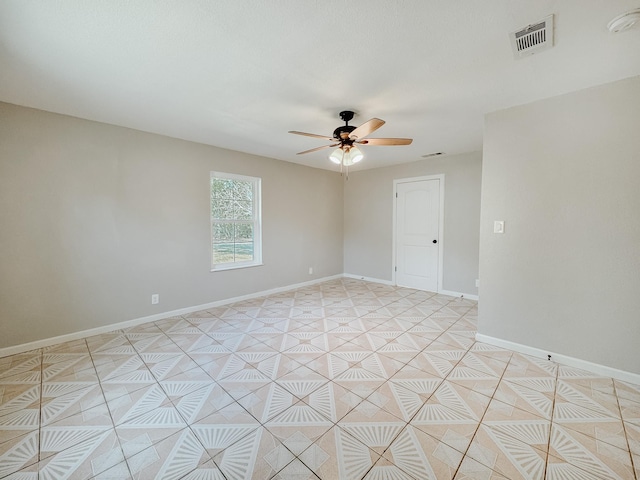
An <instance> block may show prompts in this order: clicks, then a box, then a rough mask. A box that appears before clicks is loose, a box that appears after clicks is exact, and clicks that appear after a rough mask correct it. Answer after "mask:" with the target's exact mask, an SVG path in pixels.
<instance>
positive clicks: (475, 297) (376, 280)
mask: <svg viewBox="0 0 640 480" xmlns="http://www.w3.org/2000/svg"><path fill="white" fill-rule="evenodd" d="M344 277H345V278H355V279H356V280H364V281H366V282H373V283H382V284H383V285H395V283H393V281H392V280H382V279H380V278H373V277H365V276H362V275H354V274H352V273H345V274H344ZM437 293H438V294H440V295H447V296H449V297H464V298H468V299H469V300H476V301H477V300H478V295H471V294H470V293H461V292H454V291H452V290H440V291H439V292H437Z"/></svg>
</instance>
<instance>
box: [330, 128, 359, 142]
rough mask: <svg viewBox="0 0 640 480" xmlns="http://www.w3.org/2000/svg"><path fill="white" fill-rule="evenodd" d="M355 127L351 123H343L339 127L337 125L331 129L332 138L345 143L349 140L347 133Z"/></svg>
mask: <svg viewBox="0 0 640 480" xmlns="http://www.w3.org/2000/svg"><path fill="white" fill-rule="evenodd" d="M355 129H356V127H354V126H353V125H343V126H341V127H338V128H336V129H335V130H334V131H333V138H335V139H336V140H340V141H341V142H345V143H346V142H348V141H349V134H350V133H351V132H353V131H354V130H355ZM352 143H353V142H352Z"/></svg>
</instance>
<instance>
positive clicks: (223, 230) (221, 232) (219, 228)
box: [213, 223, 234, 251]
mask: <svg viewBox="0 0 640 480" xmlns="http://www.w3.org/2000/svg"><path fill="white" fill-rule="evenodd" d="M233 240H234V238H233V224H232V223H215V224H214V225H213V243H215V244H220V243H233ZM231 250H232V251H233V248H232V249H231Z"/></svg>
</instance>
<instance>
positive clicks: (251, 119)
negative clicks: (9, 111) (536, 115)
mask: <svg viewBox="0 0 640 480" xmlns="http://www.w3.org/2000/svg"><path fill="white" fill-rule="evenodd" d="M638 7H640V0H606V1H605V0H556V1H552V0H535V1H534V0H483V1H478V0H457V1H445V0H217V1H215V0H200V1H195V0H182V1H180V0H174V1H169V0H135V1H131V0H54V1H47V0H2V1H1V2H0V101H5V102H9V103H14V104H18V105H25V106H29V107H35V108H39V109H43V110H48V111H52V112H58V113H63V114H68V115H73V116H77V117H81V118H87V119H91V120H97V121H101V122H106V123H111V124H115V125H121V126H125V127H130V128H135V129H139V130H144V131H148V132H154V133H159V134H163V135H169V136H172V137H177V138H182V139H186V140H192V141H196V142H202V143H206V144H210V145H216V146H219V147H224V148H229V149H233V150H239V151H243V152H248V153H252V154H257V155H263V156H267V157H273V158H278V159H281V160H286V161H291V162H297V163H302V164H305V165H310V166H314V167H319V168H328V169H335V168H336V167H335V165H333V164H331V163H330V162H329V161H328V159H327V155H328V153H329V152H330V150H328V149H327V150H323V151H320V152H316V153H312V154H308V155H302V156H296V155H295V153H296V152H298V151H301V150H307V149H310V148H314V147H317V146H320V145H323V141H322V140H319V139H314V138H309V137H300V136H295V135H290V134H288V133H287V131H288V130H300V131H305V132H312V133H317V134H322V135H331V133H332V132H333V130H334V129H335V128H336V127H337V126H339V125H342V122H341V120H340V119H339V117H338V112H340V111H341V110H345V109H351V110H355V111H356V114H357V115H356V118H355V119H354V120H353V121H352V122H351V123H352V124H353V125H360V124H361V123H363V122H364V121H366V120H368V119H369V118H371V117H379V118H382V119H384V120H385V121H386V122H387V123H386V125H384V126H383V127H382V128H381V129H380V130H378V131H377V132H375V133H374V134H372V135H371V137H411V138H413V139H414V142H413V144H412V145H410V146H402V147H371V146H370V147H364V148H363V151H364V153H365V160H364V161H363V162H361V163H360V164H359V166H360V168H372V167H379V166H383V165H389V164H393V163H398V162H409V161H415V160H419V159H420V158H421V156H422V155H425V154H429V153H432V152H440V151H442V152H446V153H447V154H456V153H462V152H469V151H474V150H481V149H482V129H483V115H484V114H485V113H488V112H491V111H495V110H498V109H503V108H507V107H510V106H514V105H520V104H523V103H528V102H532V101H534V100H538V99H542V98H546V97H551V96H554V95H559V94H563V93H567V92H570V91H574V90H579V89H582V88H586V87H590V86H594V85H599V84H602V83H607V82H611V81H615V80H618V79H622V78H626V77H630V76H635V75H640V29H639V28H635V29H633V30H629V31H627V32H623V33H619V34H611V33H609V32H608V31H607V28H606V25H607V23H608V22H609V20H611V19H612V18H613V17H614V16H616V15H618V14H620V13H623V12H626V11H628V10H631V9H634V8H638ZM552 13H553V14H555V21H556V29H555V35H556V46H555V47H554V48H553V49H551V50H547V51H544V52H541V53H539V54H537V55H533V56H530V57H527V58H523V59H519V60H515V59H514V58H513V54H512V51H511V46H510V43H509V38H508V35H509V33H510V32H511V31H514V30H516V29H519V28H520V27H524V26H526V25H528V24H530V23H534V22H536V21H538V20H541V19H542V18H544V17H545V16H547V15H549V14H552Z"/></svg>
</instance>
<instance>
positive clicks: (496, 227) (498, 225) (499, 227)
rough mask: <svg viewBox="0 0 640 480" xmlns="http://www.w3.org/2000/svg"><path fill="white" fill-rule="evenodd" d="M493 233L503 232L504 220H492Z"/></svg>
mask: <svg viewBox="0 0 640 480" xmlns="http://www.w3.org/2000/svg"><path fill="white" fill-rule="evenodd" d="M493 233H504V220H496V221H494V222H493Z"/></svg>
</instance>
